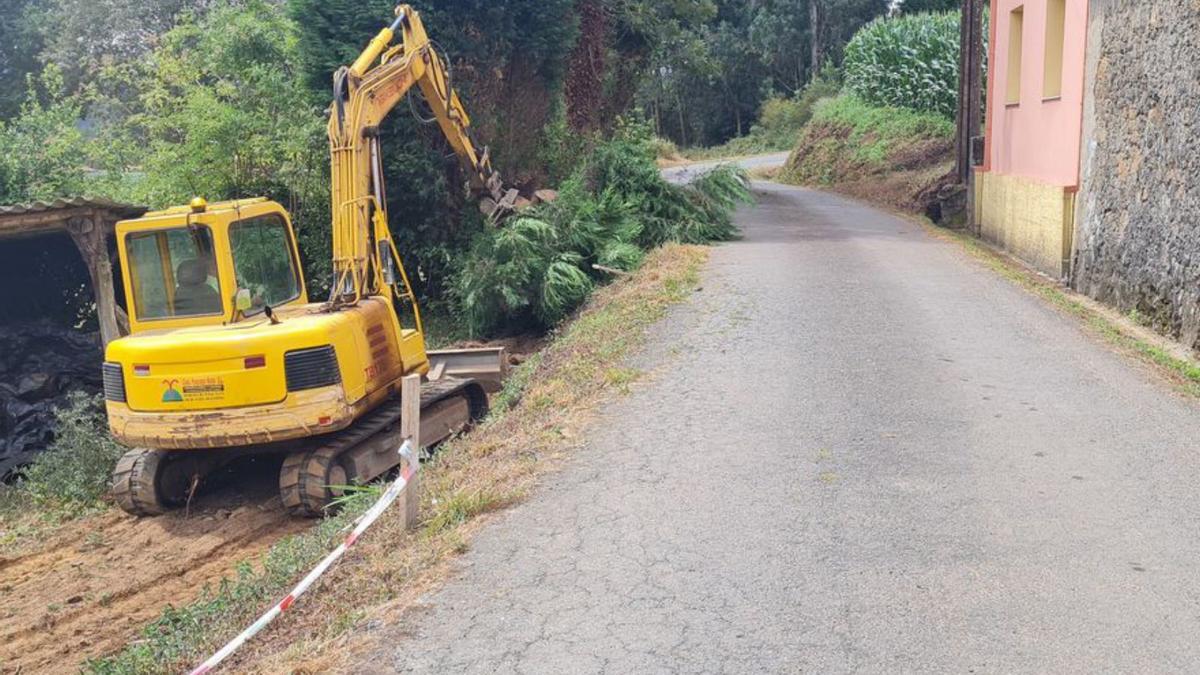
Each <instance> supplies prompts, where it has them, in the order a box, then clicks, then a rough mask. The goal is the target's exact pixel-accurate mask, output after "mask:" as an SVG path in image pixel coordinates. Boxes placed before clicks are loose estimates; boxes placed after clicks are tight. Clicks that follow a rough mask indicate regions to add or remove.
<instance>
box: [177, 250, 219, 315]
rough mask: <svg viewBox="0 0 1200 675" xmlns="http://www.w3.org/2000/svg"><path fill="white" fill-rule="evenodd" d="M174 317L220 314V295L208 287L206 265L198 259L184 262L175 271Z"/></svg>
mask: <svg viewBox="0 0 1200 675" xmlns="http://www.w3.org/2000/svg"><path fill="white" fill-rule="evenodd" d="M175 280H176V281H177V282H178V288H176V289H175V316H197V315H200V314H217V313H220V312H221V309H222V308H221V294H220V293H218V292H217V291H216V290H214V289H213V287H212V286H209V285H208V263H207V262H205V261H204V260H201V259H199V258H192V259H190V260H184V261H183V262H181V263H179V267H178V268H177V269H176V270H175Z"/></svg>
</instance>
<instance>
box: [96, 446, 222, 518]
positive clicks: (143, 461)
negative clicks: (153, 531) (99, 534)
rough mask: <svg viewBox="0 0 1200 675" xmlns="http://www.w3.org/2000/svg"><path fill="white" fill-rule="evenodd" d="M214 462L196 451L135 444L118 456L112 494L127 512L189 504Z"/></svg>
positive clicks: (150, 513)
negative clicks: (158, 448) (144, 446)
mask: <svg viewBox="0 0 1200 675" xmlns="http://www.w3.org/2000/svg"><path fill="white" fill-rule="evenodd" d="M214 465H215V462H213V461H212V458H211V457H202V456H199V455H197V454H196V453H195V452H190V451H174V452H173V451H169V450H146V449H143V448H135V449H133V450H130V451H128V452H126V453H125V454H124V455H123V456H122V457H121V459H119V460H117V466H116V468H115V469H113V488H112V492H113V497H114V498H115V499H116V501H117V505H118V506H120V507H121V508H122V509H123V510H125V511H126V512H127V513H131V514H133V515H135V516H157V515H160V514H163V513H166V512H168V511H171V510H174V509H176V508H178V507H180V506H183V505H184V504H186V503H187V500H188V498H189V497H190V496H191V494H192V492H193V491H194V490H195V488H196V486H197V485H198V484H199V481H200V480H201V479H202V478H203V476H204V475H205V474H207V473H211V471H212V469H213V468H214Z"/></svg>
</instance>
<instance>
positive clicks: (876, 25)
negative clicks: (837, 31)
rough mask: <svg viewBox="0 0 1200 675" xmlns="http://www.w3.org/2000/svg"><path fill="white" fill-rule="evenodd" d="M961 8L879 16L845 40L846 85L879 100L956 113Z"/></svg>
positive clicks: (880, 103)
mask: <svg viewBox="0 0 1200 675" xmlns="http://www.w3.org/2000/svg"><path fill="white" fill-rule="evenodd" d="M958 24H959V13H958V12H945V13H939V14H914V15H905V16H901V17H897V18H891V19H889V18H881V19H876V20H875V21H872V22H871V23H869V24H867V25H866V26H864V27H863V28H862V29H860V30H859V31H858V32H857V33H855V34H854V37H853V38H852V39H851V40H850V43H849V44H847V45H846V51H845V58H844V60H843V62H842V70H843V73H844V76H845V81H846V89H847V90H848V91H849V92H850V93H852V94H854V95H855V96H858V97H859V98H861V99H862V100H864V101H866V102H867V103H870V104H872V105H876V106H891V107H899V108H909V109H911V110H918V111H924V112H935V113H938V114H941V115H944V116H946V117H949V118H953V117H954V114H955V109H956V105H957V101H958V51H959V44H958V42H959V28H958Z"/></svg>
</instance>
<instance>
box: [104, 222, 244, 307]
mask: <svg viewBox="0 0 1200 675" xmlns="http://www.w3.org/2000/svg"><path fill="white" fill-rule="evenodd" d="M126 247H127V250H128V251H129V261H130V277H131V278H132V281H133V296H134V305H135V306H136V310H137V317H138V319H139V320H142V321H145V320H152V319H170V318H178V317H193V316H209V315H213V314H221V313H222V312H223V311H224V308H223V305H222V302H221V283H220V280H219V279H218V275H217V266H216V261H215V258H214V256H213V239H212V230H210V229H209V228H208V227H207V226H204V225H191V226H187V227H176V228H171V229H166V230H157V231H153V232H134V233H131V234H129V235H128V238H127V239H126Z"/></svg>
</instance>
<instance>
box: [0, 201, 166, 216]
mask: <svg viewBox="0 0 1200 675" xmlns="http://www.w3.org/2000/svg"><path fill="white" fill-rule="evenodd" d="M79 208H95V209H104V210H105V211H111V212H113V213H115V214H117V215H118V216H121V217H122V218H136V217H137V216H140V215H142V214H143V213H145V212H146V207H144V206H134V205H133V204H122V203H120V202H114V201H113V200H111V199H105V198H104V197H60V198H58V199H54V200H51V201H48V202H46V201H34V202H29V203H28V204H13V205H10V206H0V218H3V217H4V216H10V215H11V216H20V215H26V214H31V213H41V212H45V211H62V210H66V209H79Z"/></svg>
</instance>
